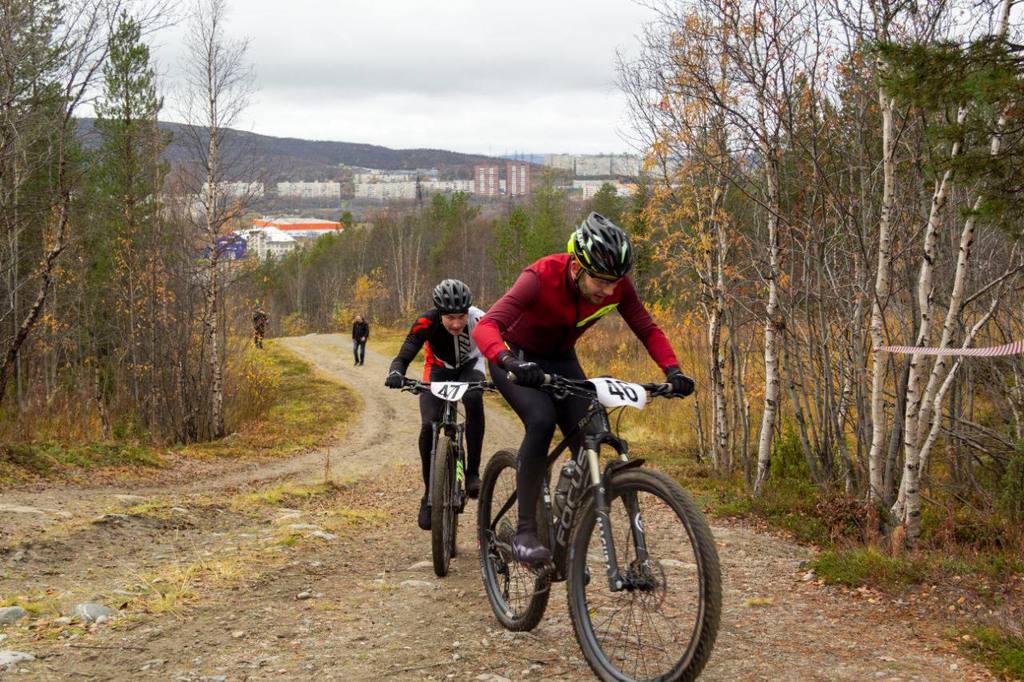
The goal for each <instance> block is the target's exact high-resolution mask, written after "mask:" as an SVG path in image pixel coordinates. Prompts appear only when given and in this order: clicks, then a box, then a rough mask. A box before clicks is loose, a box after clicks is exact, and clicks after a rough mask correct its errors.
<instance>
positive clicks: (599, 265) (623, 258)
mask: <svg viewBox="0 0 1024 682" xmlns="http://www.w3.org/2000/svg"><path fill="white" fill-rule="evenodd" d="M569 253H571V254H573V255H574V256H576V260H577V261H579V264H580V267H582V268H583V270H584V272H586V273H587V274H588V275H592V276H594V277H597V278H600V279H607V280H614V279H619V278H620V277H625V276H626V273H628V272H629V269H630V268H631V267H633V245H632V244H630V243H629V235H627V234H626V233H625V232H624V231H623V229H622V228H621V227H619V226H618V225H616V224H615V223H613V222H612V221H610V220H608V219H607V218H605V217H604V216H603V215H601V214H600V213H591V214H590V215H588V216H587V218H586V220H584V221H583V222H582V223H580V226H579V227H578V228H577V229H576V231H575V232H573V233H572V236H570V237H569Z"/></svg>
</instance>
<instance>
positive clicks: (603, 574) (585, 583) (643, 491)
mask: <svg viewBox="0 0 1024 682" xmlns="http://www.w3.org/2000/svg"><path fill="white" fill-rule="evenodd" d="M542 390H545V391H549V392H551V393H552V394H553V395H554V396H555V397H556V398H565V397H567V396H570V395H572V396H580V397H583V398H586V399H588V400H589V401H590V406H589V408H588V410H587V412H586V415H585V416H584V417H583V418H582V419H581V420H580V421H579V422H578V423H577V424H576V425H575V427H574V428H573V429H572V431H571V432H570V433H569V434H567V435H566V437H565V439H563V440H562V442H561V443H559V444H558V445H557V446H556V447H555V448H553V449H552V450H551V452H550V454H549V455H548V468H547V471H548V476H545V479H544V482H543V488H542V495H541V499H540V500H539V501H538V505H537V506H538V509H537V525H538V529H539V535H540V539H541V541H542V542H544V543H545V544H546V545H547V546H548V547H549V548H550V549H551V552H552V561H551V562H550V563H548V564H546V565H545V566H543V567H540V568H537V567H532V568H531V567H527V566H524V565H522V564H519V563H518V562H516V561H515V560H514V559H513V555H512V538H513V536H514V535H515V531H516V520H517V515H518V508H517V505H516V452H515V451H513V450H500V451H498V452H497V453H496V454H495V455H494V456H493V457H491V460H490V462H488V464H487V468H486V470H485V471H484V476H483V481H482V484H481V488H480V501H479V507H478V511H477V513H478V517H477V532H478V537H479V542H480V566H481V569H482V570H481V573H482V577H483V582H484V589H485V591H486V592H487V598H488V600H489V601H490V604H491V608H492V610H493V611H494V615H495V616H496V617H497V619H498V621H499V622H500V623H501V624H502V625H503V626H504V627H505V628H507V629H509V630H519V631H523V630H531V629H533V628H534V627H535V626H536V625H537V623H538V622H539V621H540V619H541V617H542V616H543V615H544V610H545V608H546V607H547V603H548V597H549V596H550V586H551V583H552V582H558V581H565V582H566V592H567V595H568V601H569V616H570V619H571V620H572V624H573V631H574V632H575V635H576V641H577V642H578V643H579V646H580V649H581V650H582V652H583V656H584V658H585V659H586V661H587V663H588V664H589V665H590V667H591V669H592V670H593V671H594V673H595V674H596V675H597V676H598V677H599V678H600V679H602V680H636V679H644V680H692V679H694V678H696V677H697V676H698V675H699V674H700V672H701V670H703V668H704V665H705V664H706V663H707V661H708V658H709V657H710V655H711V649H712V647H713V646H714V642H715V637H716V635H717V633H718V624H719V619H720V615H721V607H722V587H721V573H720V570H719V563H718V552H717V551H716V549H715V543H714V539H713V538H712V535H711V530H710V529H709V528H708V525H707V521H705V519H704V515H703V514H702V513H701V511H700V509H699V508H698V507H697V505H696V504H695V503H694V502H693V500H692V499H691V498H690V496H689V495H688V494H687V493H686V492H685V491H684V490H683V489H682V488H681V487H680V486H679V484H678V483H676V482H675V481H674V480H672V479H671V478H669V477H668V476H666V475H664V474H662V473H660V472H657V471H653V470H651V469H648V468H645V467H644V466H643V465H644V460H642V459H630V457H629V446H628V444H627V443H626V441H625V440H623V439H622V438H620V437H619V436H618V435H617V433H615V432H616V431H617V430H618V429H617V428H616V429H614V430H613V429H612V427H611V422H610V421H609V413H608V412H607V411H606V408H611V409H615V408H625V407H632V408H636V409H643V407H644V406H645V405H646V404H647V402H648V399H649V398H656V397H674V396H672V393H671V387H670V385H669V384H632V383H627V382H624V381H619V380H617V379H612V378H597V379H590V380H587V381H579V380H572V379H566V378H564V377H559V376H555V375H552V376H548V377H546V383H545V384H544V386H542ZM620 416H621V412H620ZM578 433H582V443H581V444H580V446H579V447H578V449H577V450H576V452H575V453H573V454H572V455H571V456H570V457H569V458H568V460H567V461H566V463H565V464H564V465H563V466H562V467H561V471H560V473H559V477H558V482H557V484H556V486H555V490H554V494H553V495H552V493H551V490H550V487H549V485H548V477H549V476H550V472H551V469H552V466H553V465H554V464H555V462H556V461H558V459H559V457H560V455H561V454H562V453H563V452H565V451H567V450H569V448H570V441H572V440H573V437H574V436H575V435H576V434H578ZM602 447H605V448H606V449H610V450H611V451H614V452H615V454H616V455H617V457H616V458H614V459H611V461H609V462H608V463H607V464H606V465H605V467H604V469H603V470H602V469H601V468H600V458H599V454H600V451H601V449H602Z"/></svg>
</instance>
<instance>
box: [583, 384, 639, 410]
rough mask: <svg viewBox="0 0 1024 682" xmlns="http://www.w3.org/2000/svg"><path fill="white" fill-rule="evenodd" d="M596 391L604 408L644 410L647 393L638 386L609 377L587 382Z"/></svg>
mask: <svg viewBox="0 0 1024 682" xmlns="http://www.w3.org/2000/svg"><path fill="white" fill-rule="evenodd" d="M589 381H590V383H591V385H593V387H594V389H595V390H596V391H597V399H598V400H599V401H600V402H601V404H602V405H604V406H605V407H634V408H636V409H638V410H642V409H644V405H646V404H647V391H645V390H644V387H643V386H641V385H640V384H630V383H627V382H625V381H619V380H618V379H613V378H611V377H599V378H597V379H590V380H589Z"/></svg>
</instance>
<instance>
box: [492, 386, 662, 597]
mask: <svg viewBox="0 0 1024 682" xmlns="http://www.w3.org/2000/svg"><path fill="white" fill-rule="evenodd" d="M595 417H599V418H600V421H599V423H598V426H597V429H596V430H595V431H593V432H592V433H587V434H586V435H584V437H583V443H582V445H581V446H580V448H579V449H578V450H577V451H576V454H575V456H574V457H573V459H574V461H575V462H576V470H577V477H576V479H575V480H573V481H572V482H571V484H570V486H569V490H568V491H567V492H566V496H565V507H564V508H563V509H560V510H559V517H558V518H557V519H556V518H554V517H553V515H552V514H551V493H550V486H549V484H548V476H545V477H544V481H543V487H542V498H543V500H544V508H545V511H546V512H547V514H546V516H547V517H548V538H549V543H550V545H551V555H552V565H553V569H554V572H553V575H552V579H553V580H564V579H565V568H566V561H567V559H568V555H569V540H570V535H571V532H572V528H573V524H574V523H575V520H576V513H577V512H578V511H579V505H580V503H581V502H582V501H583V497H584V493H585V492H586V491H587V490H593V495H594V502H595V507H596V510H597V523H598V525H599V526H600V529H601V548H602V551H603V552H604V558H605V566H606V573H607V577H608V587H609V589H611V591H613V592H618V591H620V590H622V589H623V588H625V587H627V585H628V581H627V580H626V579H624V578H623V577H622V574H621V572H620V571H619V567H618V566H619V565H618V560H617V558H616V556H615V543H614V541H613V537H612V528H611V518H610V517H609V511H610V510H611V508H610V505H609V503H608V497H607V493H606V491H605V482H606V481H607V479H608V473H609V472H610V471H612V470H614V469H617V468H622V467H623V465H627V463H628V466H639V465H640V464H642V463H643V460H633V461H631V460H630V459H629V444H628V443H626V441H625V440H623V439H621V438H619V437H618V436H616V435H614V434H613V433H612V431H611V424H609V422H608V413H607V412H606V411H605V409H604V407H602V406H601V403H600V402H598V400H597V399H596V398H592V399H591V402H590V407H589V408H588V409H587V413H586V414H585V415H584V416H583V417H582V418H581V419H580V420H579V421H578V422H577V423H576V425H575V426H574V427H573V428H572V429H571V430H570V431H569V433H568V434H566V436H565V437H564V438H563V439H562V440H561V442H559V444H558V445H557V446H556V447H555V448H554V449H553V450H552V451H551V452H550V454H548V458H547V460H548V461H547V471H548V472H550V471H551V467H552V465H553V464H554V463H555V462H557V461H558V458H559V457H561V455H562V453H563V452H564V451H565V450H567V449H568V448H569V441H571V440H572V439H573V438H574V437H575V436H576V435H577V434H578V433H579V432H580V431H581V430H583V429H585V428H587V427H588V426H589V425H590V423H591V422H592V421H593V420H594V418H595ZM605 444H607V445H609V446H611V447H612V449H614V450H615V452H616V453H617V454H618V455H619V459H618V460H617V461H613V462H609V463H608V465H607V466H606V467H605V470H604V471H603V472H602V471H601V470H600V460H599V456H598V454H599V452H600V448H601V445H605ZM588 476H589V481H588V480H586V479H587V477H588ZM516 497H517V495H516V492H515V491H513V492H512V494H511V495H510V496H509V499H508V500H507V501H506V502H505V504H504V505H502V507H501V509H500V510H499V511H498V513H497V514H495V515H494V519H493V520H492V521H491V525H490V530H491V532H492V534H493V533H494V531H495V529H496V528H497V523H498V521H499V520H500V519H501V518H502V517H503V516H504V515H505V514H506V513H507V512H508V510H509V509H511V508H512V505H513V504H515V502H516ZM624 503H625V505H626V510H627V512H628V514H629V519H630V530H631V535H632V538H633V543H634V545H635V547H636V552H637V559H638V560H640V561H644V560H646V559H647V541H646V537H645V535H644V524H643V519H642V518H641V516H640V508H639V504H638V502H637V499H636V495H635V494H628V495H626V497H625V499H624Z"/></svg>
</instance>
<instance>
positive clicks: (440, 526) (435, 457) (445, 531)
mask: <svg viewBox="0 0 1024 682" xmlns="http://www.w3.org/2000/svg"><path fill="white" fill-rule="evenodd" d="M402 390H403V391H408V392H409V393H412V394H413V395H416V394H418V393H419V392H420V391H430V392H431V393H432V394H433V395H435V396H437V397H438V398H441V399H442V400H444V401H445V403H444V411H443V412H442V413H441V420H440V421H437V422H433V423H432V426H433V428H434V437H433V448H432V449H431V452H430V489H429V490H428V491H427V504H428V505H430V514H431V516H430V553H431V557H432V559H433V561H434V573H435V574H436V575H437V576H438V577H440V578H443V577H445V576H446V575H448V565H449V563H450V561H451V559H452V557H454V556H455V555H456V547H455V539H456V536H457V535H458V531H459V519H458V515H459V514H461V513H462V512H463V511H464V510H465V508H466V497H467V495H466V447H465V440H464V436H465V431H466V425H465V420H462V421H460V420H459V410H458V405H459V401H460V400H462V397H463V396H464V395H466V392H467V391H474V390H479V391H493V390H495V389H494V384H492V383H491V382H489V381H469V382H467V381H434V382H424V381H415V380H413V379H406V380H405V384H404V385H403V387H402Z"/></svg>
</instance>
